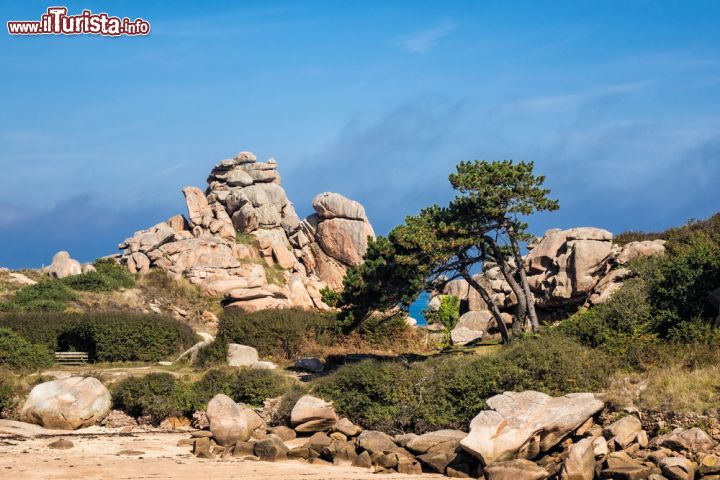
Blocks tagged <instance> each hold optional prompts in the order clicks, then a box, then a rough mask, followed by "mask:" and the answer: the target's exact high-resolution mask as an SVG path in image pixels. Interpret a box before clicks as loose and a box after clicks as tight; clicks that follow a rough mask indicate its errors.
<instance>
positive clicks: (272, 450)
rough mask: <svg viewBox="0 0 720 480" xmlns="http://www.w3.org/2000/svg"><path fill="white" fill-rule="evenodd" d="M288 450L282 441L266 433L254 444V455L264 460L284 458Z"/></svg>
mask: <svg viewBox="0 0 720 480" xmlns="http://www.w3.org/2000/svg"><path fill="white" fill-rule="evenodd" d="M288 451H289V450H288V448H287V447H286V446H285V444H284V443H283V441H282V440H280V438H279V437H277V436H275V435H268V436H267V438H265V439H264V440H261V441H259V442H257V443H256V444H255V455H256V456H257V457H258V458H259V459H260V460H263V461H265V462H277V461H280V460H285V459H286V458H287V454H288Z"/></svg>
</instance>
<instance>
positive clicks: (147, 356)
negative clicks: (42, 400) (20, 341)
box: [0, 312, 196, 362]
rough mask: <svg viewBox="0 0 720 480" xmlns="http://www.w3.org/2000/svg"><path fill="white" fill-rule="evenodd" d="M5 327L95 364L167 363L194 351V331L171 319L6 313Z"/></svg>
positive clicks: (2, 321)
mask: <svg viewBox="0 0 720 480" xmlns="http://www.w3.org/2000/svg"><path fill="white" fill-rule="evenodd" d="M0 327H4V328H7V329H10V330H12V331H13V332H15V333H17V334H18V335H20V336H21V337H23V338H25V339H27V341H29V342H31V343H33V344H40V345H43V346H44V347H45V348H46V349H47V350H48V351H51V352H55V351H81V352H88V353H89V356H90V360H91V361H101V362H118V361H147V362H156V361H158V360H163V359H167V358H169V357H171V356H173V355H175V354H177V353H179V352H182V351H183V350H185V349H186V348H188V347H190V346H192V345H193V344H194V343H195V341H196V339H195V334H194V333H193V331H192V329H191V328H190V327H189V326H188V325H185V324H183V323H181V322H178V321H177V320H175V319H172V318H170V317H163V316H159V315H145V314H137V313H125V312H112V313H94V314H65V313H53V312H46V313H42V314H38V313H24V312H20V313H5V314H0Z"/></svg>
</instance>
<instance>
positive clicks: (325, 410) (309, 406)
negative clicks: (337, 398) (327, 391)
mask: <svg viewBox="0 0 720 480" xmlns="http://www.w3.org/2000/svg"><path fill="white" fill-rule="evenodd" d="M337 420H338V418H337V414H336V413H335V410H334V409H333V408H332V405H330V404H329V403H327V402H326V401H325V400H322V399H320V398H317V397H313V396H311V395H305V396H303V397H301V398H300V400H298V401H297V403H296V404H295V406H294V407H293V409H292V411H291V412H290V423H291V424H292V425H293V426H294V428H295V431H296V432H321V431H323V430H328V429H330V428H331V427H333V426H334V425H335V424H336V423H337Z"/></svg>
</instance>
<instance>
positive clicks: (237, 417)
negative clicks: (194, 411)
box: [207, 393, 263, 447]
mask: <svg viewBox="0 0 720 480" xmlns="http://www.w3.org/2000/svg"><path fill="white" fill-rule="evenodd" d="M207 417H208V420H209V422H210V432H211V433H212V435H213V438H214V439H215V441H216V442H217V443H218V445H222V446H225V447H229V446H230V445H235V443H236V442H238V441H241V442H246V441H248V439H249V438H250V437H251V436H252V433H253V432H254V431H255V429H257V428H258V427H260V426H262V425H263V421H262V419H261V418H260V416H259V415H258V414H257V413H255V412H254V411H253V410H251V409H250V408H248V407H245V406H243V405H238V404H237V403H235V402H234V401H233V399H232V398H230V397H228V396H227V395H223V394H222V393H221V394H218V395H215V396H214V397H213V398H212V400H210V401H209V402H208V407H207Z"/></svg>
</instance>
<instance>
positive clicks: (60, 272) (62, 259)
mask: <svg viewBox="0 0 720 480" xmlns="http://www.w3.org/2000/svg"><path fill="white" fill-rule="evenodd" d="M44 272H46V273H47V274H48V275H50V276H51V277H55V278H65V277H69V276H71V275H80V274H81V273H83V267H82V265H80V262H78V261H77V260H74V259H72V258H70V254H69V253H68V252H65V251H61V252H58V253H56V254H55V255H54V256H53V258H52V263H51V264H50V265H49V266H47V267H45V269H44Z"/></svg>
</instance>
